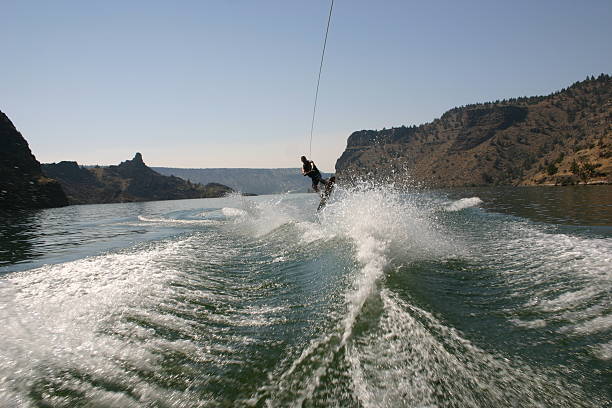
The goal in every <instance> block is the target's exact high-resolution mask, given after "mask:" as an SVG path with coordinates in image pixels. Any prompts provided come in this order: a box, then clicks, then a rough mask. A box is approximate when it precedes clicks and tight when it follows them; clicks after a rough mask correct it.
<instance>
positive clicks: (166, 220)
mask: <svg viewBox="0 0 612 408" xmlns="http://www.w3.org/2000/svg"><path fill="white" fill-rule="evenodd" d="M138 219H139V220H140V221H142V222H146V223H152V224H177V225H207V224H208V225H210V224H218V223H219V222H218V221H216V220H180V219H173V218H161V217H145V216H142V215H139V216H138Z"/></svg>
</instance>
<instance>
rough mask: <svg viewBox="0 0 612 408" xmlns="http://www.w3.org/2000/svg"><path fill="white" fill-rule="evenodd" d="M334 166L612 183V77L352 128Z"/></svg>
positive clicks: (359, 171) (428, 178)
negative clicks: (411, 121) (419, 118)
mask: <svg viewBox="0 0 612 408" xmlns="http://www.w3.org/2000/svg"><path fill="white" fill-rule="evenodd" d="M336 171H337V172H338V174H339V175H340V176H342V177H343V178H345V179H351V178H360V177H364V176H366V175H368V174H370V175H371V176H372V177H376V178H389V179H392V180H406V179H410V180H411V181H412V182H420V183H424V184H426V185H429V186H432V187H443V186H473V185H534V184H577V183H585V182H586V183H610V182H612V77H610V76H609V75H604V74H602V75H600V76H599V77H598V78H594V77H591V78H587V79H586V80H585V81H582V82H576V83H574V84H573V85H572V86H570V87H569V88H567V89H563V90H561V91H559V92H556V93H554V94H551V95H548V96H536V97H521V98H515V99H510V100H503V101H495V102H489V103H483V104H474V105H468V106H465V107H459V108H454V109H451V110H449V111H448V112H446V113H444V114H443V115H442V117H441V118H439V119H436V120H434V121H433V122H431V123H427V124H424V125H421V126H412V127H405V126H402V127H400V128H393V129H383V130H378V131H375V130H362V131H358V132H354V133H353V134H352V135H350V137H349V139H348V143H347V148H346V150H345V152H344V153H343V154H342V156H341V157H340V158H339V159H338V161H337V163H336Z"/></svg>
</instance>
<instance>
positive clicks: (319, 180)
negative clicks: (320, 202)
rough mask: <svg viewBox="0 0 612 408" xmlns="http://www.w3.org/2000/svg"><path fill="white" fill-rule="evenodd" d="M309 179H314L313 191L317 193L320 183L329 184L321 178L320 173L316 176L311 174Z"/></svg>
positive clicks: (316, 173)
mask: <svg viewBox="0 0 612 408" xmlns="http://www.w3.org/2000/svg"><path fill="white" fill-rule="evenodd" d="M308 177H310V178H311V179H312V189H313V190H315V191H317V190H318V189H319V187H318V185H319V183H321V184H327V180H325V179H324V178H323V177H321V173H319V172H318V171H317V172H315V173H314V174H309V175H308Z"/></svg>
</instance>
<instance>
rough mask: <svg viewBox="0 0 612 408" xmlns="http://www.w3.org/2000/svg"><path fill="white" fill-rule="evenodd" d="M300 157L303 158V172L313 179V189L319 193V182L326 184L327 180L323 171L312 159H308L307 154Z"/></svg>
mask: <svg viewBox="0 0 612 408" xmlns="http://www.w3.org/2000/svg"><path fill="white" fill-rule="evenodd" d="M300 159H301V160H302V174H303V175H304V176H308V177H310V178H311V179H312V189H313V190H314V191H315V192H317V193H318V192H319V183H321V184H322V185H326V184H327V180H325V179H324V178H323V177H321V172H320V171H319V169H317V166H316V165H315V164H314V162H313V161H312V160H308V159H307V158H306V156H302V157H301V158H300Z"/></svg>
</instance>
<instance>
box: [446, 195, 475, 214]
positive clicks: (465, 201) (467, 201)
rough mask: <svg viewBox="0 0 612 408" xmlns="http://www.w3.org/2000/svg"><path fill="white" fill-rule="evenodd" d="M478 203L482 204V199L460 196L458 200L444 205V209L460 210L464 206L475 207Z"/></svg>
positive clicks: (464, 207)
mask: <svg viewBox="0 0 612 408" xmlns="http://www.w3.org/2000/svg"><path fill="white" fill-rule="evenodd" d="M480 204H482V200H481V199H480V198H478V197H469V198H462V199H460V200H457V201H453V202H452V203H450V204H448V205H446V206H445V207H444V209H445V210H446V211H461V210H463V209H466V208H470V207H476V206H478V205H480Z"/></svg>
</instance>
